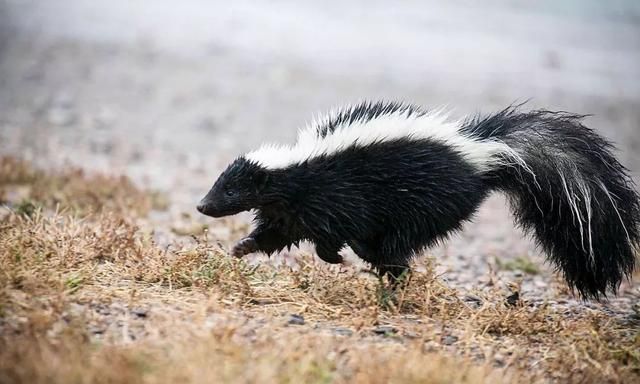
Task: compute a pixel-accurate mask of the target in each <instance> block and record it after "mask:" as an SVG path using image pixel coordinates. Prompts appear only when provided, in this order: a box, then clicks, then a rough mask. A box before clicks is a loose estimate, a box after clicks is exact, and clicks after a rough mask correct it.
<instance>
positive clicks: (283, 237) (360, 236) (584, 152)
mask: <svg viewBox="0 0 640 384" xmlns="http://www.w3.org/2000/svg"><path fill="white" fill-rule="evenodd" d="M398 111H401V112H403V113H407V114H417V115H421V114H423V113H424V112H421V111H420V110H419V109H418V108H416V107H413V106H406V105H403V104H398V103H391V104H384V103H376V104H362V105H359V106H356V107H354V108H351V109H348V110H346V111H344V112H341V113H339V114H338V115H337V116H334V117H333V118H332V119H331V120H330V121H327V122H325V123H323V124H321V125H320V126H319V128H318V135H319V136H320V137H324V136H325V135H327V134H328V132H331V131H333V129H335V127H336V126H338V125H340V124H345V123H347V124H351V123H353V122H356V121H362V120H371V119H375V118H377V117H379V116H382V115H386V114H390V113H397V112H398ZM461 131H463V132H465V133H466V134H467V135H471V136H475V137H477V138H478V140H488V139H499V140H501V141H502V142H505V143H506V144H508V145H509V146H511V147H512V148H514V149H516V150H517V151H518V153H519V154H521V155H522V158H523V159H524V160H525V162H526V164H527V166H528V168H525V167H523V166H522V165H514V164H513V163H512V164H509V165H504V166H499V167H496V168H493V169H492V170H490V171H479V170H478V169H476V168H475V167H474V166H473V165H471V164H470V163H468V161H466V160H465V159H464V157H463V156H462V154H461V153H458V152H457V151H456V150H455V149H454V148H452V147H451V146H448V145H447V144H446V143H443V142H439V141H437V140H426V139H423V140H416V139H413V138H403V139H399V140H395V141H386V142H376V143H374V144H371V145H366V146H351V147H347V148H346V149H345V150H343V151H341V152H339V153H337V154H334V155H331V156H320V157H314V158H311V159H310V160H307V161H304V162H301V163H298V164H295V165H292V166H289V167H288V168H285V169H278V170H268V169H265V168H262V167H260V166H259V165H257V164H254V163H252V162H250V161H249V160H247V159H246V158H244V157H239V158H238V159H236V160H235V161H234V163H232V164H231V165H230V166H229V167H228V168H227V170H226V171H225V172H224V173H223V174H222V175H221V176H220V178H219V179H218V180H217V181H216V183H215V184H214V186H213V187H212V189H211V190H210V191H209V193H208V194H207V196H205V198H204V199H203V201H202V202H201V203H200V205H199V206H198V210H199V211H200V212H202V213H204V214H207V215H210V216H214V217H219V216H225V215H229V214H234V213H237V212H240V211H244V210H250V209H255V210H256V218H255V222H256V229H255V230H254V231H253V232H252V233H251V234H250V235H249V236H248V237H247V238H245V239H243V240H241V242H240V243H238V244H237V245H236V247H234V249H233V251H232V253H233V254H234V255H236V256H243V255H245V254H247V253H251V252H255V251H261V252H265V253H267V254H271V253H274V252H277V251H279V250H282V249H283V248H286V247H289V246H291V245H292V244H298V242H299V241H301V240H309V241H311V242H313V243H315V245H316V251H317V253H318V256H319V257H320V258H321V259H322V260H324V261H326V262H329V263H340V262H341V261H342V258H341V257H340V255H339V254H338V252H339V251H340V249H341V248H343V247H344V246H345V245H348V246H350V247H351V248H352V249H353V250H354V252H355V253H356V254H357V255H358V256H360V257H361V258H362V259H364V260H365V261H367V262H369V263H371V264H372V265H373V266H374V267H375V268H376V269H377V270H378V271H379V272H380V273H381V274H382V275H384V274H390V275H391V276H392V277H398V276H400V274H401V273H402V272H403V271H405V270H406V269H407V268H408V265H409V261H410V259H411V257H412V256H413V255H414V254H415V253H416V252H418V251H420V250H421V249H423V248H424V247H429V246H431V245H433V244H435V243H436V242H438V241H439V240H441V239H444V238H446V237H447V236H448V235H449V234H450V233H452V232H454V231H456V230H459V229H460V228H461V226H462V225H463V223H464V222H465V221H466V220H468V219H470V218H471V216H472V215H473V214H474V212H475V211H476V210H477V208H478V206H479V205H480V204H481V203H482V201H483V200H484V199H485V197H486V196H487V195H488V194H489V193H490V192H491V191H495V190H499V191H504V192H505V193H507V195H508V196H510V198H511V201H512V203H513V206H514V212H515V215H516V219H517V222H518V223H519V224H520V225H521V226H522V227H523V228H525V229H527V230H531V231H532V232H533V233H534V234H535V236H536V239H537V241H538V242H539V243H540V244H541V246H542V247H543V249H544V250H545V251H546V252H547V253H548V254H549V257H550V259H551V260H552V261H553V262H554V263H555V265H557V266H558V268H559V269H560V270H561V271H562V273H563V274H564V277H565V278H566V280H567V282H568V284H569V285H570V286H571V287H575V288H576V289H577V290H578V291H579V293H580V294H582V295H583V296H584V297H594V298H598V297H599V296H600V295H601V294H606V292H607V290H608V289H611V290H615V289H616V288H617V287H618V285H619V284H620V282H621V280H622V279H623V277H624V276H625V275H626V276H628V275H629V274H630V273H631V272H632V270H633V268H634V263H635V254H634V252H635V250H634V247H635V246H636V244H638V242H639V241H640V233H639V231H638V224H639V220H640V205H639V203H638V196H637V194H636V192H635V191H634V190H633V188H632V187H631V185H632V182H631V180H630V178H629V176H628V175H627V173H626V170H625V169H624V167H622V165H620V163H618V161H617V160H616V159H615V158H614V157H613V156H612V154H611V152H610V148H611V146H610V144H609V143H607V142H606V141H605V140H604V139H603V138H601V137H600V136H598V135H596V134H595V133H594V132H593V131H591V130H590V129H588V128H586V127H584V126H582V125H581V124H580V116H576V115H571V114H567V113H552V112H547V111H534V112H528V113H519V112H518V111H517V110H516V108H508V109H506V110H504V111H502V112H500V113H498V114H495V115H493V116H489V117H487V118H477V119H474V120H471V121H468V122H467V123H465V125H464V126H463V128H461ZM497 160H499V159H497ZM559 171H562V172H565V173H564V174H565V182H563V179H562V178H561V177H560V174H561V173H559ZM534 175H535V176H534ZM578 179H580V180H582V179H583V180H584V181H585V183H586V185H587V186H588V187H589V189H588V190H589V193H590V198H591V207H592V214H591V221H590V229H591V231H592V232H591V233H593V235H592V239H591V240H592V241H591V244H592V249H593V256H594V257H593V260H591V258H590V257H591V256H590V253H589V250H588V244H587V243H586V242H585V237H584V236H585V233H584V231H585V230H587V228H586V224H585V220H582V221H580V220H578V219H577V217H576V216H575V215H576V212H573V211H571V206H570V201H569V200H568V198H567V197H566V192H565V187H564V185H565V183H569V186H568V189H569V190H570V191H574V192H575V191H576V188H577V185H578V184H577V181H576V180H578ZM599 182H602V183H603V184H602V185H601V184H599ZM603 188H606V190H607V191H608V192H609V193H608V194H607V193H606V192H605V189H603ZM579 198H580V197H579ZM614 204H615V207H614ZM577 206H578V209H579V210H580V214H582V217H583V218H585V217H586V215H587V210H586V205H585V201H584V197H583V198H582V201H581V202H580V203H578V205H577ZM615 208H617V210H616V209H615ZM572 212H573V214H572ZM581 230H582V231H583V234H582V236H581V235H580V231H581Z"/></svg>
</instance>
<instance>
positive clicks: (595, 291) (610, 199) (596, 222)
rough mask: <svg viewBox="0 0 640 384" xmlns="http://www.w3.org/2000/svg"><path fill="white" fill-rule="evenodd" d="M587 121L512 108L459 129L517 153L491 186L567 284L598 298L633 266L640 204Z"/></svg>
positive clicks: (493, 173)
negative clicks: (502, 194)
mask: <svg viewBox="0 0 640 384" xmlns="http://www.w3.org/2000/svg"><path fill="white" fill-rule="evenodd" d="M583 117H584V116H580V115H574V114H570V113H566V112H549V111H544V110H538V111H531V112H518V110H517V107H510V108H507V109H506V110H504V111H502V112H500V113H497V114H495V115H492V116H489V117H486V118H477V119H475V120H473V121H469V122H467V123H465V126H464V127H463V128H462V130H463V131H464V132H465V133H466V134H467V135H469V136H472V137H475V138H476V139H477V140H483V141H484V140H490V141H500V142H503V143H505V144H507V145H508V146H509V147H510V148H511V149H512V150H513V151H514V152H515V154H516V155H517V156H518V158H517V159H513V158H512V159H505V158H501V159H496V160H497V161H496V164H497V166H496V167H495V168H494V169H493V170H490V171H488V172H487V173H486V177H487V180H488V181H489V183H491V185H492V187H493V188H494V189H496V190H502V191H504V192H505V193H506V194H507V195H508V196H509V198H510V201H511V204H512V206H513V210H514V214H515V216H516V221H517V222H518V224H519V225H520V226H522V227H523V228H524V229H525V230H527V231H530V232H532V233H533V234H534V235H535V238H536V240H537V242H538V243H539V244H540V245H541V246H542V248H543V249H544V251H545V252H546V253H547V255H548V257H549V259H550V260H551V261H552V262H553V263H554V264H555V265H556V266H557V268H558V269H559V270H560V271H561V272H562V274H563V275H564V278H565V279H566V281H567V283H568V284H569V286H570V287H571V288H572V289H576V290H577V291H578V292H579V293H580V294H581V295H582V296H583V297H585V298H595V299H598V298H599V297H600V296H601V295H602V296H606V294H607V291H609V290H611V291H612V292H615V291H616V290H617V288H618V287H619V285H620V283H621V281H622V279H623V278H625V277H627V278H628V277H630V275H631V273H632V272H633V269H634V268H635V264H636V250H637V246H638V244H639V243H640V230H639V224H640V203H639V199H638V194H637V193H636V191H635V190H634V184H633V181H632V180H631V178H630V177H629V174H628V172H627V170H626V168H625V167H624V166H622V165H621V164H620V163H619V162H618V160H616V158H615V157H614V156H613V154H612V153H611V150H612V145H611V144H610V143H609V142H608V141H606V140H605V139H604V138H602V137H601V136H599V135H597V134H596V133H595V132H594V131H593V130H591V129H589V128H587V127H585V126H584V125H582V123H581V120H582V118H583ZM510 156H511V157H513V153H512V154H511V155H510Z"/></svg>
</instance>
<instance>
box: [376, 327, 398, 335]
mask: <svg viewBox="0 0 640 384" xmlns="http://www.w3.org/2000/svg"><path fill="white" fill-rule="evenodd" d="M396 332H398V331H397V330H396V329H395V328H394V327H392V326H390V325H381V326H379V327H376V328H374V330H373V333H375V334H376V335H387V334H390V333H396Z"/></svg>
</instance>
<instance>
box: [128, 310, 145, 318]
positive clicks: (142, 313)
mask: <svg viewBox="0 0 640 384" xmlns="http://www.w3.org/2000/svg"><path fill="white" fill-rule="evenodd" d="M131 313H133V314H134V315H136V316H138V317H140V318H145V317H147V313H148V311H147V310H146V309H142V308H134V309H132V310H131Z"/></svg>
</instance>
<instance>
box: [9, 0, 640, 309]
mask: <svg viewBox="0 0 640 384" xmlns="http://www.w3.org/2000/svg"><path fill="white" fill-rule="evenodd" d="M639 62H640V6H639V4H638V3H637V2H634V1H617V2H612V3H611V4H609V3H607V4H606V5H605V4H603V3H600V2H598V1H595V0H594V1H566V2H560V3H559V4H558V3H556V2H554V1H551V0H549V1H542V2H536V3H535V4H531V3H526V2H506V1H490V2H487V3H486V4H485V3H483V7H482V8H480V7H479V6H478V5H475V4H474V3H471V2H467V1H450V2H418V1H416V2H408V3H407V4H406V5H403V6H402V8H400V7H399V6H395V7H394V6H391V5H389V4H384V3H379V2H375V1H374V2H369V1H367V2H364V1H357V2H349V3H348V4H342V3H339V2H337V1H329V2H318V3H313V4H307V3H305V5H302V4H299V3H297V2H294V1H291V0H285V1H278V2H275V3H269V4H266V3H251V2H245V1H239V2H233V4H227V3H224V2H221V3H217V2H204V1H195V0H192V1H187V2H181V3H180V6H179V7H177V6H176V3H175V2H169V1H156V2H153V3H151V2H144V3H143V2H135V3H131V4H130V2H128V1H125V0H117V1H109V2H108V1H81V0H68V1H64V2H51V1H46V0H40V1H13V0H4V1H0V151H2V152H6V153H14V154H19V155H21V156H23V157H26V158H28V159H32V160H34V161H35V162H36V163H39V164H42V165H59V164H62V163H65V162H71V163H73V164H78V165H81V166H83V167H86V168H89V169H98V170H102V171H107V172H113V173H126V174H128V175H130V176H132V177H133V178H134V179H135V180H136V181H137V182H138V183H140V184H143V185H148V186H150V187H151V188H157V189H161V190H163V191H165V192H166V193H167V194H168V196H169V197H170V199H171V201H172V205H171V211H170V213H169V216H171V215H173V216H177V215H179V214H180V213H181V212H190V213H193V211H194V209H193V206H194V205H195V202H196V201H197V200H198V199H199V198H200V196H201V195H202V194H203V193H204V192H206V190H207V188H208V187H209V185H210V183H211V182H212V181H213V179H214V178H215V177H216V176H217V172H218V171H219V170H220V168H221V167H223V166H224V165H225V164H226V162H228V161H229V160H230V159H232V158H233V157H234V156H235V155H236V154H237V153H239V152H241V151H245V150H248V149H250V148H252V147H255V146H257V145H258V144H260V143H261V142H263V141H283V140H292V139H293V137H294V136H295V132H296V129H297V127H300V126H301V125H302V124H304V123H305V122H306V121H308V120H309V119H310V118H311V116H312V114H313V113H316V112H320V111H323V110H326V109H328V108H330V107H332V106H336V105H341V104H344V103H348V102H354V101H358V100H361V99H376V98H388V99H402V100H409V101H412V102H415V103H418V104H422V105H426V106H439V105H448V106H450V107H451V108H452V109H453V112H452V114H453V115H454V116H461V115H463V114H466V113H471V112H476V111H484V112H489V111H493V110H496V109H498V108H501V107H504V106H506V105H508V104H510V103H512V102H514V101H522V100H527V99H531V101H530V102H529V104H528V106H529V107H546V108H549V109H557V110H569V111H573V112H578V113H585V114H592V115H593V116H592V117H590V118H588V120H587V123H588V125H590V126H593V127H594V128H596V129H597V130H598V131H600V132H602V133H603V134H605V135H606V136H608V137H610V138H611V139H613V140H614V141H615V142H617V143H618V144H619V147H620V157H621V159H622V161H623V163H625V164H626V165H628V166H629V167H630V169H631V171H632V173H633V174H634V177H636V179H637V175H638V174H639V173H638V172H640V156H638V155H637V153H638V148H640V132H639V128H640V108H638V107H639V106H640V66H638V65H637V63H639ZM247 218H248V217H247V216H246V215H245V216H241V217H240V218H239V220H247ZM165 219H166V217H164V218H161V219H158V221H157V225H158V226H166V220H165ZM196 220H202V221H205V219H203V218H197V219H196ZM430 253H432V254H433V255H435V256H436V257H437V258H438V262H439V263H441V264H442V266H441V269H442V270H443V272H445V275H444V276H445V278H446V279H447V280H448V281H449V282H450V283H451V284H452V285H454V286H457V287H460V288H463V289H471V290H472V289H477V288H479V287H480V288H481V287H483V286H485V285H486V284H490V283H491V282H492V281H493V278H494V277H495V276H496V273H497V274H498V275H499V279H500V281H515V282H518V281H522V284H523V287H522V292H523V295H525V297H526V298H529V299H531V300H541V299H544V298H547V299H549V298H551V299H557V297H558V293H557V292H556V290H555V289H550V287H558V286H561V284H558V283H557V282H556V279H555V278H554V277H553V274H551V273H550V272H551V271H550V270H549V268H548V267H547V266H545V265H544V264H542V261H541V260H542V257H541V255H540V253H539V252H538V251H537V250H536V249H535V247H534V246H533V243H532V242H531V241H529V240H528V239H526V238H525V237H524V236H523V235H522V233H521V232H519V231H518V230H517V229H514V228H513V224H512V220H511V218H510V215H509V212H508V209H507V207H506V205H505V202H504V200H503V199H502V198H501V197H499V196H497V197H492V198H491V199H490V200H489V201H488V202H487V203H486V204H485V205H484V206H483V208H482V209H481V211H480V212H479V213H478V215H477V217H476V220H475V221H474V223H472V224H470V225H468V226H467V227H466V229H465V231H464V232H463V233H461V234H460V235H459V236H456V237H455V238H454V239H453V240H452V241H451V242H449V243H448V244H447V245H446V246H442V247H439V248H437V249H435V250H433V251H431V252H430ZM496 258H497V259H500V260H516V259H517V258H520V259H525V260H529V259H530V260H532V261H533V262H534V264H535V265H536V266H539V268H540V272H539V273H536V274H527V273H523V272H521V271H519V270H517V268H516V270H515V271H509V270H505V268H502V270H500V271H496V270H497V269H500V268H498V267H497V264H496V262H495V259H496ZM506 269H512V268H506ZM560 296H562V297H566V295H565V294H561V295H560ZM639 296H640V287H639V286H638V284H637V283H636V284H635V286H628V287H626V288H624V289H623V293H622V295H621V296H620V297H619V298H617V299H615V300H613V301H612V302H611V303H610V304H608V305H607V308H611V310H612V311H620V312H622V313H623V314H629V313H630V311H631V310H630V306H631V304H632V303H633V302H634V301H637V299H638V297H639ZM568 302H571V303H573V301H572V300H570V299H569V300H568ZM563 303H564V299H563V300H561V302H560V304H563Z"/></svg>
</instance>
